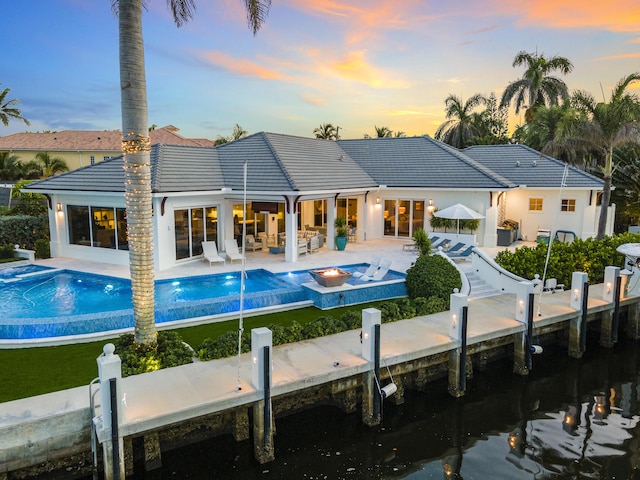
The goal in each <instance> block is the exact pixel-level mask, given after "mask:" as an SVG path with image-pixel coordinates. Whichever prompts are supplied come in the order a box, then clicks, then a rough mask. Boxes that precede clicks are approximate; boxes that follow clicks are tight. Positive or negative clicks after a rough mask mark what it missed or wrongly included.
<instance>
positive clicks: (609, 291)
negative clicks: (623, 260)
mask: <svg viewBox="0 0 640 480" xmlns="http://www.w3.org/2000/svg"><path fill="white" fill-rule="evenodd" d="M619 276H620V267H613V266H608V267H604V289H603V290H602V299H603V300H604V301H606V302H609V303H613V302H614V301H615V298H614V293H615V290H616V281H617V280H618V277H619ZM618 295H620V292H618Z"/></svg>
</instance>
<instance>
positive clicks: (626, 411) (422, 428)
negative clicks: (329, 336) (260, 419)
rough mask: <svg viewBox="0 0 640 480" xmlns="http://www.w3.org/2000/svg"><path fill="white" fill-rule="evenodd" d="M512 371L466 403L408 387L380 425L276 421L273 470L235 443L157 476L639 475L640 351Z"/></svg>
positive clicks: (189, 456) (173, 464)
mask: <svg viewBox="0 0 640 480" xmlns="http://www.w3.org/2000/svg"><path fill="white" fill-rule="evenodd" d="M511 367H512V365H511V363H510V362H509V361H505V362H502V363H500V364H495V365H492V366H491V367H490V368H489V369H488V370H487V371H485V372H476V373H475V374H474V375H475V376H474V378H473V380H472V381H470V382H469V385H468V386H469V391H468V393H467V395H466V396H465V397H463V398H461V399H453V398H451V397H450V396H449V395H448V394H447V393H446V392H447V387H446V382H445V381H442V382H436V383H433V384H429V385H428V390H427V392H412V391H409V390H406V391H405V403H404V404H402V405H397V406H396V405H393V404H391V403H389V402H385V404H384V420H383V424H382V425H381V426H380V427H377V428H367V427H365V426H364V425H363V424H362V423H361V420H360V419H361V415H360V412H358V413H354V414H351V415H345V414H343V413H342V412H340V411H339V410H338V409H336V408H332V407H322V408H317V409H314V410H310V411H306V412H302V413H299V414H295V415H291V416H289V417H286V418H281V419H278V420H277V422H276V425H277V435H276V437H275V443H276V460H275V461H274V462H272V463H269V464H267V465H258V464H257V463H256V462H255V460H254V459H253V450H252V443H251V441H246V442H241V443H236V442H234V441H233V440H232V439H231V437H230V436H229V437H221V438H218V439H214V440H211V441H207V442H203V443H201V444H198V445H196V446H190V447H185V448H182V449H178V450H174V451H172V452H167V453H166V454H164V455H163V469H162V472H161V473H160V475H159V477H157V478H192V479H209V478H224V479H229V480H234V479H237V480H240V479H242V480H245V479H253V478H261V479H263V478H264V479H294V478H295V479H297V478H306V479H324V478H326V479H391V478H393V479H410V480H417V479H445V480H449V479H467V480H470V479H478V478H482V479H484V478H487V479H488V478H497V479H510V480H511V479H514V480H519V479H523V480H525V479H527V480H530V479H532V478H535V479H551V478H553V479H575V478H594V479H600V478H603V479H604V478H606V479H613V478H617V479H640V475H638V467H639V459H640V455H639V448H640V445H639V439H640V429H639V427H638V420H639V418H640V417H639V413H640V412H639V405H640V403H639V398H640V382H639V381H638V380H639V378H638V377H639V373H638V358H637V346H636V345H634V344H629V345H626V346H624V347H623V346H621V345H619V346H616V348H615V349H614V351H611V352H608V351H606V350H602V351H598V348H597V346H596V345H589V348H588V350H587V353H586V355H585V357H584V358H583V359H581V360H572V359H569V358H567V356H566V350H564V349H554V348H545V355H543V356H539V357H536V365H535V368H534V370H533V371H532V374H531V375H530V377H529V378H520V377H517V376H515V375H513V374H512V373H511ZM138 478H144V476H143V475H141V474H140V475H139V477H138Z"/></svg>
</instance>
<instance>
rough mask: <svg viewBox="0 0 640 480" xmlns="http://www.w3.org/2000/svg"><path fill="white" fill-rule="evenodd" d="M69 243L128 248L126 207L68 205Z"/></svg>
mask: <svg viewBox="0 0 640 480" xmlns="http://www.w3.org/2000/svg"><path fill="white" fill-rule="evenodd" d="M67 219H68V228H69V243H71V244H73V245H83V246H87V247H98V248H111V249H117V250H128V248H129V243H128V237H127V216H126V211H125V209H124V208H114V207H92V206H85V205H68V206H67Z"/></svg>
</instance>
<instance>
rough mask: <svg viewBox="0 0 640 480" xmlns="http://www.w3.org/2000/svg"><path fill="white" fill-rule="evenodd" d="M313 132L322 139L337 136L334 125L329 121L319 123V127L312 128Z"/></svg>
mask: <svg viewBox="0 0 640 480" xmlns="http://www.w3.org/2000/svg"><path fill="white" fill-rule="evenodd" d="M313 134H314V135H315V136H316V138H319V139H322V140H337V138H338V131H337V130H336V127H334V126H333V125H332V124H330V123H321V124H320V126H319V127H317V128H314V129H313Z"/></svg>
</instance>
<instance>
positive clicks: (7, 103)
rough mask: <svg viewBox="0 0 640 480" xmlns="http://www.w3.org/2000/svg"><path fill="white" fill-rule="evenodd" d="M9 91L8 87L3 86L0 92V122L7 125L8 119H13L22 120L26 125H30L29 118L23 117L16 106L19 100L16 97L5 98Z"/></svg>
mask: <svg viewBox="0 0 640 480" xmlns="http://www.w3.org/2000/svg"><path fill="white" fill-rule="evenodd" d="M10 91H11V89H10V88H5V89H4V90H2V91H1V92H0V120H2V124H3V125H4V126H5V127H7V126H8V125H9V119H13V120H20V121H23V122H24V123H25V124H26V125H27V126H29V125H31V124H30V123H29V120H27V119H26V118H24V117H23V116H22V115H21V114H20V110H18V109H17V108H16V105H20V100H18V99H17V98H14V99H11V100H7V95H9V92H10Z"/></svg>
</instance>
